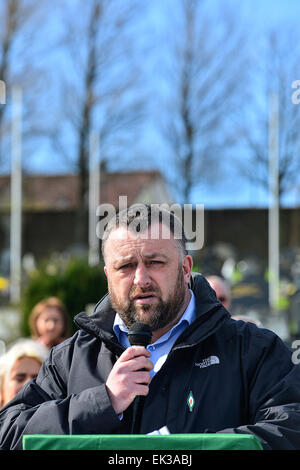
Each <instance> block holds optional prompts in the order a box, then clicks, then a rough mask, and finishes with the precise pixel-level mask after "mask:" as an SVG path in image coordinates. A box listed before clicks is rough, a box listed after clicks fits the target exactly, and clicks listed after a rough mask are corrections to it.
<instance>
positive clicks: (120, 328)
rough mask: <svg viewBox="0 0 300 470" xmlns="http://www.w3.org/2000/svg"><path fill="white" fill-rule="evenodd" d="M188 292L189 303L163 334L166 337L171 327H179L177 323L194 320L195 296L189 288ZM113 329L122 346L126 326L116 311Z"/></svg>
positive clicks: (126, 329)
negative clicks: (189, 294)
mask: <svg viewBox="0 0 300 470" xmlns="http://www.w3.org/2000/svg"><path fill="white" fill-rule="evenodd" d="M190 293H191V298H190V301H189V304H188V306H187V308H186V309H185V311H184V313H183V315H182V316H181V317H180V319H179V320H178V322H177V323H176V325H174V326H173V328H171V330H169V331H168V332H167V333H166V334H165V335H168V337H169V336H170V335H171V333H172V331H173V329H174V328H176V329H177V328H178V327H179V325H181V324H182V323H183V322H186V323H188V325H190V324H191V323H192V322H193V321H194V320H195V306H196V303H195V296H194V293H193V291H192V290H190ZM113 330H114V332H115V334H116V336H117V338H118V341H119V343H120V344H123V346H124V343H123V341H122V339H124V333H126V338H127V333H128V328H127V327H126V326H125V325H124V322H123V320H122V319H121V317H120V316H119V314H118V313H116V316H115V320H114V324H113ZM165 335H163V336H162V338H164V337H165ZM121 338H122V339H121ZM162 338H159V339H158V340H157V341H158V342H160V340H161V339H162ZM126 345H127V347H128V346H129V341H128V338H127V341H126Z"/></svg>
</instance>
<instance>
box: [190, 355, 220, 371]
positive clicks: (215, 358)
mask: <svg viewBox="0 0 300 470" xmlns="http://www.w3.org/2000/svg"><path fill="white" fill-rule="evenodd" d="M213 364H220V359H219V358H218V356H209V357H206V358H205V359H203V360H202V361H201V362H195V366H197V367H200V369H203V367H209V366H212V365H213Z"/></svg>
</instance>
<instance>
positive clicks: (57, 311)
mask: <svg viewBox="0 0 300 470" xmlns="http://www.w3.org/2000/svg"><path fill="white" fill-rule="evenodd" d="M29 327H30V332H31V337H32V339H33V340H35V341H37V342H38V343H40V344H42V345H44V346H46V347H47V348H48V349H51V348H52V347H53V346H56V345H57V344H60V343H62V342H63V341H64V340H65V339H67V338H69V337H70V334H71V331H70V330H71V327H70V317H69V315H68V312H67V310H66V307H65V305H64V304H63V302H61V301H60V300H59V299H58V298H57V297H49V298H47V299H44V300H42V301H40V302H38V303H37V304H36V305H35V307H34V308H33V310H32V312H31V314H30V317H29Z"/></svg>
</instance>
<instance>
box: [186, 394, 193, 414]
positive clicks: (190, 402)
mask: <svg viewBox="0 0 300 470" xmlns="http://www.w3.org/2000/svg"><path fill="white" fill-rule="evenodd" d="M187 404H188V407H189V410H190V411H193V408H194V405H195V399H194V396H193V393H192V391H190V393H189V396H188V399H187Z"/></svg>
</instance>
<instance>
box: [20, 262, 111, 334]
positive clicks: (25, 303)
mask: <svg viewBox="0 0 300 470" xmlns="http://www.w3.org/2000/svg"><path fill="white" fill-rule="evenodd" d="M106 292H107V282H106V276H105V274H104V272H103V266H101V265H99V266H95V267H91V266H89V264H88V261H87V260H86V259H78V258H76V259H71V260H69V261H68V262H67V263H66V265H65V266H63V267H62V266H61V265H59V264H55V263H53V262H44V263H43V264H42V265H41V266H40V267H39V268H38V269H36V270H35V271H34V272H33V273H32V274H31V276H30V278H29V279H28V281H27V283H26V286H25V287H24V290H23V295H22V313H23V322H22V324H23V325H22V330H23V331H22V333H23V335H24V336H29V335H30V331H29V325H28V318H29V315H30V312H31V310H32V308H33V307H34V305H35V304H36V303H37V302H39V301H40V300H42V299H44V298H46V297H52V296H55V297H58V298H59V299H60V300H61V301H62V302H63V303H64V304H65V306H66V308H67V310H68V313H69V315H70V317H71V323H72V325H73V332H75V331H76V325H75V324H74V323H73V318H74V316H75V315H77V314H78V313H80V312H82V311H84V310H85V308H86V306H87V305H88V304H93V303H96V302H98V300H100V299H101V297H103V295H105V294H106Z"/></svg>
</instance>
